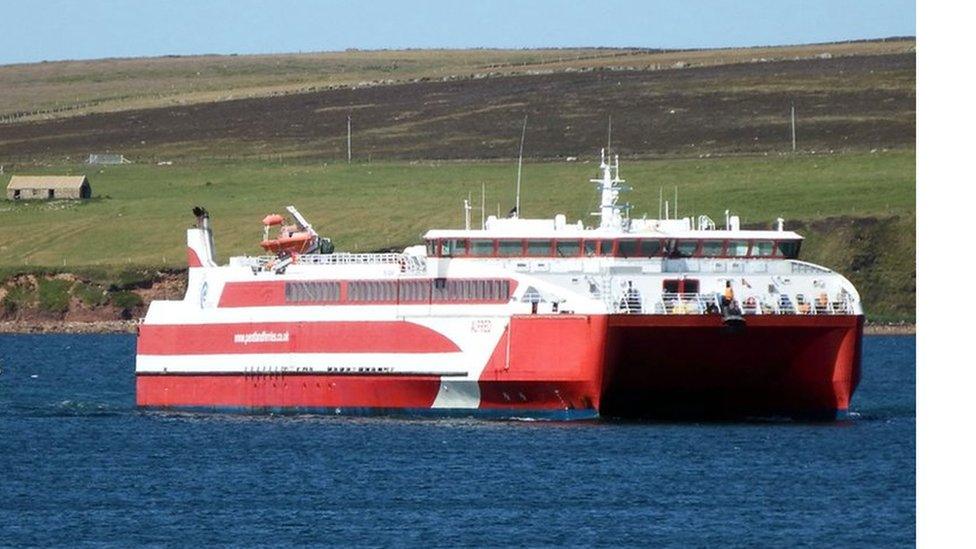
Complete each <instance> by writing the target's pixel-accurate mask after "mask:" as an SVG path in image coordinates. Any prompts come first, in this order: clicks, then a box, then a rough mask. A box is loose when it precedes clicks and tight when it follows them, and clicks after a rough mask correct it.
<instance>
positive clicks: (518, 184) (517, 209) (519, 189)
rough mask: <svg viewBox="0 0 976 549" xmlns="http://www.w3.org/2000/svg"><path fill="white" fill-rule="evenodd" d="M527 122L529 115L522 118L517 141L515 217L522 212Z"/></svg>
mask: <svg viewBox="0 0 976 549" xmlns="http://www.w3.org/2000/svg"><path fill="white" fill-rule="evenodd" d="M528 123H529V116H528V115H526V116H525V118H523V119H522V139H521V140H520V141H519V158H518V172H517V173H516V176H515V218H516V219H518V216H519V215H520V214H521V213H522V149H523V147H524V146H525V126H526V125H527V124H528Z"/></svg>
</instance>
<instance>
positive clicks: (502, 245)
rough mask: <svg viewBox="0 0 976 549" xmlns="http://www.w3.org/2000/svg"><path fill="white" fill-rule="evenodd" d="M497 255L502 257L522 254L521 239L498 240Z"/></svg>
mask: <svg viewBox="0 0 976 549" xmlns="http://www.w3.org/2000/svg"><path fill="white" fill-rule="evenodd" d="M498 255H500V256H502V257H513V256H519V255H522V241H521V240H499V241H498Z"/></svg>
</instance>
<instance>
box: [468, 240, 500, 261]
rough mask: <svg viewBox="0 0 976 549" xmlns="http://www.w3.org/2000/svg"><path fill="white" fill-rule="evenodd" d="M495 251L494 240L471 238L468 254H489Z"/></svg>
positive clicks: (480, 255) (482, 255)
mask: <svg viewBox="0 0 976 549" xmlns="http://www.w3.org/2000/svg"><path fill="white" fill-rule="evenodd" d="M494 253H495V242H494V241H492V240H481V239H474V240H471V250H470V254H471V255H473V256H478V257H486V256H491V255H493V254H494Z"/></svg>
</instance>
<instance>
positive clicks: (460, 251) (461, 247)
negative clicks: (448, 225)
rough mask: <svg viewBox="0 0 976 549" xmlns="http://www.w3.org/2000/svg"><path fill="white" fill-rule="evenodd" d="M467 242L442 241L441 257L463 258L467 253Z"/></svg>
mask: <svg viewBox="0 0 976 549" xmlns="http://www.w3.org/2000/svg"><path fill="white" fill-rule="evenodd" d="M465 244H466V242H465V241H464V240H462V239H459V238H452V239H444V240H441V254H440V255H441V256H443V257H461V256H464V254H465V253H467V250H466V249H465Z"/></svg>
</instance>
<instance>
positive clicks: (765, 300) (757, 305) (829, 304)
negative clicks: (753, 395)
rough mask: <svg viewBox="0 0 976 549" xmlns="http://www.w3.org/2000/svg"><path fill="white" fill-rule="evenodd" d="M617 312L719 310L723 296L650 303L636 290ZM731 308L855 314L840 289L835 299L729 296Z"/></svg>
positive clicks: (668, 297)
mask: <svg viewBox="0 0 976 549" xmlns="http://www.w3.org/2000/svg"><path fill="white" fill-rule="evenodd" d="M616 303H617V310H618V311H619V312H624V313H631V314H639V313H645V314H665V315H701V314H714V313H719V312H722V297H721V295H719V294H716V293H712V294H693V293H669V292H665V293H663V294H661V298H660V299H659V300H657V301H652V302H651V303H647V302H645V300H642V299H641V298H640V296H639V295H638V294H634V293H631V294H627V295H623V296H621V298H620V299H618V300H617V301H616ZM731 305H732V306H731V309H732V310H734V311H739V312H741V313H742V314H743V315H847V314H854V312H855V306H854V299H853V297H851V295H850V294H847V293H842V294H841V295H839V296H837V297H836V299H833V300H831V299H829V298H828V297H827V295H826V294H820V295H818V296H816V297H815V298H810V297H809V296H805V295H803V294H799V295H797V296H790V295H787V294H780V295H779V296H778V297H777V296H774V295H768V294H767V295H762V296H756V295H750V296H745V297H742V298H737V299H733V300H732V304H731Z"/></svg>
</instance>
